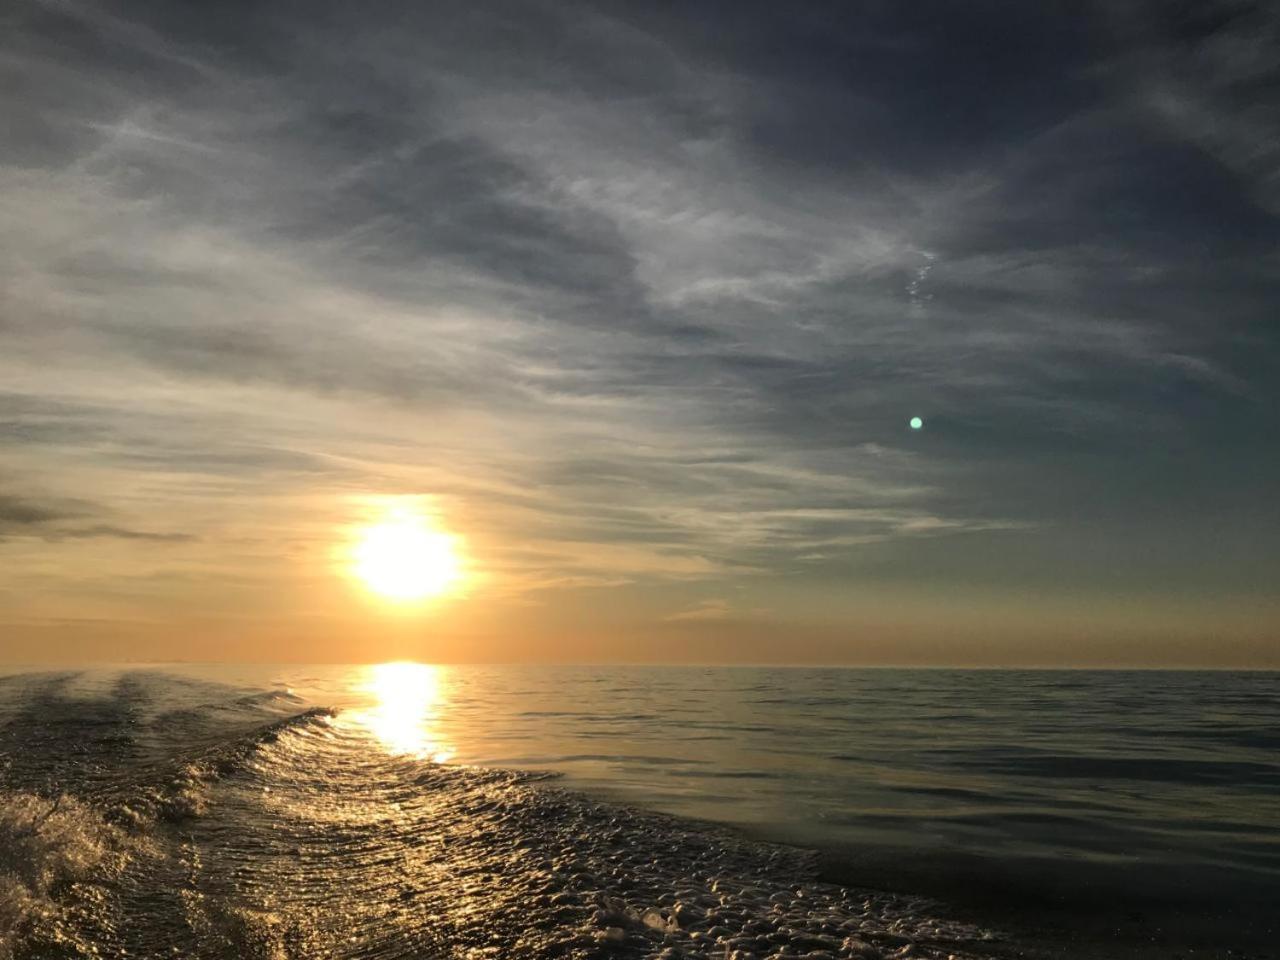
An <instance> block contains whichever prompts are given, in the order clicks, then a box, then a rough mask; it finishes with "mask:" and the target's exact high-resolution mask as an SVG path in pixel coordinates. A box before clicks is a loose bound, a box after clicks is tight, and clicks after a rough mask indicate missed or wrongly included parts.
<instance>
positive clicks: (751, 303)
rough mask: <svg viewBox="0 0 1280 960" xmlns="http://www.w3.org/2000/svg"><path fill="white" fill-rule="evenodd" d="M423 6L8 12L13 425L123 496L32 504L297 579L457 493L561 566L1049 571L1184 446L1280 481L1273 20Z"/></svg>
mask: <svg viewBox="0 0 1280 960" xmlns="http://www.w3.org/2000/svg"><path fill="white" fill-rule="evenodd" d="M393 7H394V11H395V15H394V16H392V15H391V14H387V15H386V16H385V17H382V18H379V17H369V16H367V15H366V14H364V13H361V12H357V11H355V10H354V9H352V8H349V7H344V6H342V5H339V4H326V3H322V4H318V5H316V6H315V7H314V8H313V9H311V10H309V12H308V16H307V17H306V18H305V20H303V19H299V18H298V17H297V15H296V11H294V10H292V9H291V8H290V7H288V6H287V5H277V4H263V5H260V6H259V7H257V8H255V10H254V11H253V12H252V13H247V12H243V13H242V14H240V15H230V14H229V15H227V16H225V17H219V18H218V22H217V23H212V22H206V21H198V20H192V19H190V18H183V17H181V16H180V15H179V14H178V13H177V12H175V11H170V10H167V9H165V8H162V7H156V8H152V9H147V10H142V9H135V8H131V7H126V6H124V5H117V4H112V3H101V4H56V5H54V4H46V5H35V6H33V7H32V8H31V9H27V10H24V11H23V12H22V13H21V14H20V15H18V16H15V18H14V22H13V29H12V30H11V31H9V32H8V33H7V35H6V37H5V39H4V40H3V41H0V45H2V46H0V49H2V50H3V54H4V57H3V61H2V63H0V68H2V69H4V70H6V71H8V72H9V73H11V74H13V75H14V76H21V77H25V78H27V80H26V82H25V83H24V85H23V86H22V88H21V89H22V93H21V96H20V97H16V98H14V99H15V101H16V107H15V113H14V118H15V119H14V127H13V129H14V130H15V131H16V134H15V136H13V137H10V138H8V139H7V143H6V150H5V152H4V154H3V155H0V219H2V220H3V222H4V223H6V224H11V225H18V226H12V227H10V228H7V229H4V230H0V290H2V291H3V292H2V293H0V298H2V302H0V330H2V332H3V336H4V338H5V345H6V349H5V352H4V356H3V357H0V378H3V382H4V384H5V392H4V393H3V394H2V395H0V443H2V444H3V445H4V447H5V451H6V456H7V457H10V458H11V459H12V460H13V462H14V463H15V469H18V470H20V471H21V473H22V484H23V486H22V487H21V488H20V489H23V490H26V489H49V490H59V491H66V494H67V496H68V498H70V499H71V500H77V499H78V500H80V501H83V502H85V503H94V504H97V503H99V502H100V503H101V504H102V507H101V512H93V511H90V512H89V513H87V514H86V515H84V516H82V517H73V516H61V517H55V516H50V517H47V518H44V519H39V516H38V514H30V513H29V514H27V515H28V516H32V517H36V519H33V520H29V521H27V522H26V523H25V524H19V522H18V520H17V519H14V517H20V516H22V514H21V510H23V509H26V510H29V511H30V510H39V509H47V510H52V509H55V508H56V505H54V504H53V501H50V502H49V503H47V504H46V503H45V502H44V501H42V500H37V501H33V504H28V505H23V504H18V505H17V506H13V507H12V508H11V509H12V510H14V511H17V512H15V513H14V517H11V518H10V519H9V521H8V525H7V527H6V529H8V530H18V529H20V528H21V529H25V530H29V531H32V532H33V533H36V532H38V535H40V536H43V537H48V538H50V540H52V539H53V536H54V534H55V533H58V535H59V536H61V537H62V538H63V539H64V540H65V541H67V542H66V543H64V544H62V546H63V547H68V548H69V547H71V546H75V547H76V549H81V548H83V549H86V550H87V549H90V548H91V547H92V544H89V543H84V542H82V543H79V544H78V545H77V544H74V543H72V541H76V540H79V541H92V540H96V539H103V540H107V539H130V538H132V539H156V540H177V539H181V538H184V537H188V536H190V537H198V542H199V545H200V546H201V547H202V549H207V550H208V551H209V553H208V563H209V564H210V566H217V565H218V563H219V561H218V559H217V556H216V554H217V551H218V550H223V551H225V552H226V555H225V557H224V558H223V559H222V560H221V562H222V563H224V564H227V565H231V564H233V562H234V563H239V562H243V557H242V556H241V555H240V554H239V553H237V552H236V551H237V550H239V549H240V545H242V544H243V543H244V542H248V541H254V542H256V543H258V544H259V546H258V547H257V548H256V549H259V550H261V551H262V553H261V554H254V555H253V557H251V558H250V559H251V560H252V562H254V563H260V564H262V565H263V566H264V567H266V566H270V563H271V559H272V558H271V557H269V556H267V554H268V553H269V551H271V550H276V551H278V552H281V553H282V552H284V551H286V550H291V551H295V552H296V553H297V554H298V555H301V554H303V553H305V552H306V551H307V550H312V551H319V550H320V549H321V548H320V547H318V546H317V543H318V542H319V541H320V540H321V539H322V538H323V530H322V527H323V524H334V523H340V522H341V521H342V518H341V517H339V516H337V513H338V512H339V509H338V508H337V507H334V506H333V505H334V504H340V503H344V502H346V501H345V499H344V498H348V497H350V496H352V495H353V494H360V493H367V492H370V491H372V492H381V493H410V494H418V493H424V492H425V493H431V494H436V495H438V496H440V497H442V498H443V502H444V503H445V505H446V507H447V508H448V509H449V510H450V511H452V513H453V514H454V515H456V517H457V522H458V523H460V524H465V525H466V527H467V531H468V533H469V534H470V535H471V536H472V537H473V538H474V539H475V541H476V542H477V544H478V547H477V549H480V550H482V551H483V553H484V559H485V562H486V563H487V564H488V565H489V567H490V569H492V570H494V571H496V572H497V573H498V574H500V577H501V578H505V584H506V588H508V589H510V590H512V591H517V592H520V591H523V592H530V591H546V590H548V589H550V588H552V587H554V588H556V589H565V590H572V589H574V588H577V587H582V586H593V587H594V586H601V587H604V588H610V587H614V586H619V587H621V586H634V585H636V584H644V583H658V584H670V583H684V582H688V581H696V580H706V581H718V580H724V579H731V578H735V577H746V576H753V577H754V576H774V577H785V576H789V575H792V574H796V573H797V572H798V573H799V574H801V575H804V576H810V575H813V576H817V575H819V574H820V573H821V571H822V570H823V569H826V566H825V565H827V564H832V565H834V566H833V567H832V569H835V570H838V569H840V568H839V566H838V565H839V563H840V562H841V560H842V558H845V559H847V558H848V557H850V556H851V555H853V554H859V555H861V554H866V553H871V552H874V551H876V550H878V549H881V548H883V547H884V546H885V545H895V544H896V545H905V546H904V547H903V548H904V549H908V548H910V549H914V548H915V546H916V545H917V544H919V543H922V542H925V541H930V542H933V541H937V542H938V543H939V544H941V543H942V541H944V540H955V539H957V538H956V536H955V535H957V534H960V535H964V537H965V538H968V539H973V540H975V541H982V542H984V543H989V542H991V541H995V540H999V539H1000V538H1006V539H1008V538H1013V537H1017V538H1019V539H1037V542H1041V543H1043V544H1044V547H1043V549H1044V550H1045V551H1047V552H1051V551H1052V544H1051V543H1050V542H1049V540H1048V537H1049V536H1050V534H1047V533H1045V531H1052V530H1054V529H1058V528H1060V527H1061V526H1062V525H1063V524H1064V523H1070V522H1073V521H1075V520H1077V519H1080V518H1081V517H1107V518H1114V517H1115V516H1116V515H1123V514H1132V515H1143V516H1145V515H1148V514H1155V513H1160V512H1161V511H1166V512H1167V511H1173V512H1176V510H1174V507H1175V506H1176V505H1179V504H1184V503H1186V502H1188V501H1194V500H1195V499H1196V498H1197V496H1199V495H1200V493H1199V491H1201V490H1202V489H1203V486H1202V483H1201V481H1202V480H1203V476H1193V473H1194V471H1190V472H1189V471H1185V470H1182V471H1179V470H1176V469H1170V468H1169V464H1168V462H1167V460H1166V458H1167V457H1168V456H1169V455H1170V454H1169V451H1177V450H1183V449H1187V450H1201V449H1206V448H1210V447H1211V448H1212V449H1213V450H1214V451H1215V453H1214V457H1213V459H1214V460H1215V462H1218V463H1221V464H1224V465H1230V467H1231V470H1230V472H1231V474H1232V476H1234V477H1240V478H1245V479H1241V480H1234V479H1222V478H1221V477H1219V478H1217V479H1215V480H1213V481H1212V482H1211V484H1210V486H1211V488H1212V489H1213V490H1216V491H1220V492H1222V493H1223V495H1224V497H1225V493H1226V492H1227V491H1228V490H1230V491H1235V492H1237V493H1239V492H1245V493H1247V492H1248V490H1241V489H1240V487H1239V485H1241V484H1243V485H1244V486H1246V487H1247V486H1248V485H1249V484H1251V483H1256V484H1257V488H1258V489H1259V490H1263V489H1265V488H1266V486H1267V484H1266V480H1267V479H1268V478H1270V477H1273V476H1274V475H1275V473H1276V466H1275V463H1274V459H1273V458H1271V459H1268V455H1266V454H1263V453H1259V452H1257V450H1256V446H1257V445H1256V443H1251V442H1250V440H1249V432H1250V430H1251V429H1255V428H1258V427H1259V426H1260V425H1265V424H1266V423H1267V422H1268V421H1267V414H1266V411H1267V410H1268V409H1269V404H1270V403H1271V402H1273V401H1274V400H1275V395H1274V386H1273V385H1272V381H1271V380H1269V379H1268V378H1267V377H1266V376H1263V374H1264V373H1265V372H1266V368H1267V367H1268V365H1269V363H1270V360H1271V359H1272V358H1274V357H1275V350H1276V342H1275V336H1274V329H1273V327H1274V324H1273V320H1274V317H1273V310H1274V302H1275V296H1276V294H1277V292H1278V291H1277V282H1278V281H1277V275H1276V262H1275V257H1274V251H1275V249H1276V242H1277V238H1278V234H1277V228H1276V225H1275V222H1274V218H1273V217H1271V216H1270V214H1269V213H1268V211H1271V212H1274V209H1273V206H1272V205H1271V204H1270V200H1268V199H1267V197H1268V196H1269V194H1268V191H1269V190H1270V187H1269V186H1268V183H1270V181H1269V179H1268V177H1270V173H1269V172H1268V168H1267V164H1268V163H1269V162H1270V161H1269V160H1268V157H1269V156H1270V154H1269V153H1268V149H1269V147H1268V146H1267V138H1268V137H1269V136H1271V134H1270V133H1269V132H1268V130H1269V128H1268V127H1267V125H1266V124H1265V123H1262V122H1261V121H1258V122H1257V123H1254V121H1255V120H1257V118H1256V117H1255V116H1254V114H1253V112H1252V110H1251V109H1241V110H1235V111H1233V110H1231V109H1228V107H1229V105H1230V103H1231V102H1234V99H1235V98H1236V93H1235V91H1238V90H1241V89H1247V90H1249V91H1252V90H1255V89H1256V86H1255V85H1256V84H1257V83H1261V82H1262V81H1263V80H1265V74H1266V70H1265V65H1264V64H1263V63H1262V60H1261V59H1260V47H1259V46H1258V43H1260V42H1261V41H1260V40H1259V41H1257V42H1255V41H1254V40H1252V39H1250V37H1249V36H1248V35H1247V30H1246V27H1249V25H1250V24H1255V23H1256V22H1257V20H1258V17H1259V16H1262V15H1261V14H1257V15H1255V14H1249V15H1247V16H1245V17H1244V18H1243V19H1240V20H1233V19H1230V18H1228V19H1227V20H1226V21H1224V23H1223V25H1222V26H1220V27H1218V28H1217V29H1213V30H1208V31H1207V32H1204V31H1201V33H1199V34H1197V35H1196V37H1197V39H1195V40H1193V41H1191V42H1189V44H1185V45H1183V46H1182V47H1179V46H1178V45H1177V44H1176V43H1174V42H1173V40H1172V39H1171V38H1170V37H1168V36H1165V35H1164V34H1159V32H1158V31H1157V32H1156V33H1155V34H1151V36H1152V37H1153V39H1151V40H1150V43H1149V44H1148V43H1147V41H1145V40H1144V41H1142V42H1141V43H1139V42H1138V41H1133V40H1131V41H1124V42H1122V43H1121V47H1122V51H1121V54H1120V55H1117V54H1116V51H1114V50H1111V49H1100V48H1099V47H1098V46H1097V45H1096V44H1095V43H1094V42H1093V41H1092V40H1091V39H1090V37H1091V36H1092V34H1091V33H1090V31H1089V30H1088V29H1086V28H1085V26H1082V25H1081V24H1080V23H1079V22H1078V21H1079V17H1077V16H1071V17H1064V16H1062V15H1059V14H1058V13H1056V12H1054V11H1044V10H1039V9H1030V8H1028V9H1027V10H1018V11H1012V10H1005V11H1002V12H1001V13H1000V17H999V22H997V18H995V15H994V14H993V13H990V12H989V11H985V12H984V11H978V12H976V13H975V12H973V11H969V10H966V11H963V12H961V11H958V10H956V9H953V8H951V7H949V6H947V5H945V4H941V5H936V6H934V5H931V6H930V7H929V15H928V16H920V17H917V16H915V15H908V14H905V13H902V12H900V11H895V9H894V8H892V6H883V7H879V8H876V9H875V10H860V11H859V12H857V14H856V16H855V14H854V13H852V12H847V13H838V12H836V11H835V10H834V9H833V10H831V11H827V12H824V13H821V14H820V13H819V12H817V11H816V10H793V9H790V8H787V9H785V10H784V9H783V8H782V7H778V8H776V9H772V8H770V9H765V8H760V9H757V10H755V11H753V12H752V13H751V14H750V15H744V14H742V13H741V12H740V11H738V10H737V8H736V7H733V8H730V7H727V6H719V5H716V4H710V5H707V6H706V7H699V8H698V9H697V10H692V9H688V10H683V11H681V12H679V13H677V12H674V11H666V10H662V9H658V8H652V9H649V8H645V9H640V8H635V7H627V8H623V7H617V6H615V5H613V4H610V3H603V4H590V5H579V4H569V5H563V4H551V3H529V4H510V5H507V4H497V5H484V6H483V7H477V8H474V9H470V8H469V9H468V10H466V11H456V10H455V11H450V12H449V14H448V15H447V16H442V15H438V14H439V11H437V10H436V9H435V8H434V6H433V5H430V4H428V5H425V6H420V5H410V4H404V5H399V6H396V5H393ZM1133 11H1134V13H1133V16H1134V17H1135V18H1136V19H1135V22H1137V23H1139V24H1142V23H1149V22H1150V20H1151V18H1152V17H1154V16H1156V14H1155V13H1153V12H1152V11H1151V9H1150V8H1148V7H1146V6H1135V7H1133ZM832 18H834V20H833V19H832ZM1263 20H1264V21H1265V22H1266V23H1270V20H1267V19H1266V17H1265V16H1263ZM1107 22H1108V23H1112V24H1113V26H1114V23H1113V21H1112V20H1110V19H1109V20H1107ZM922 24H933V25H934V26H931V27H927V28H926V27H922ZM1091 25H1092V24H1090V25H1087V26H1091ZM935 27H936V29H935ZM1117 29H1118V28H1117ZM1249 29H1252V27H1249ZM1268 29H1269V28H1268ZM1140 32H1141V31H1140ZM1015 34H1016V35H1017V36H1018V37H1019V38H1020V42H1019V43H1018V44H1004V45H1001V50H1002V53H1001V55H1000V56H999V57H994V58H993V57H991V56H989V53H990V49H991V43H992V37H993V36H997V37H1007V36H1012V35H1015ZM1263 34H1265V31H1260V32H1259V34H1258V36H1259V37H1261V36H1262V35H1263ZM1144 35H1145V34H1144ZM1117 36H1120V34H1117ZM95 38H96V40H95ZM104 39H106V40H109V41H110V42H109V43H100V42H97V41H100V40H104ZM549 39H553V40H554V44H550V45H549V43H548V40H549ZM552 48H554V50H555V54H554V55H549V53H548V50H549V49H552ZM1152 64H1154V65H1155V66H1150V65H1152ZM1184 67H1187V68H1188V69H1184ZM1134 71H1136V72H1137V73H1138V74H1139V75H1141V76H1142V77H1145V78H1146V80H1144V81H1143V83H1139V82H1137V81H1136V80H1135V79H1134ZM1144 84H1145V85H1144ZM1241 85H1243V86H1241ZM1245 99H1247V98H1245ZM1170 104H1172V106H1170ZM1220 108H1222V109H1220ZM1152 116H1156V117H1158V118H1163V119H1161V120H1160V122H1159V123H1151V122H1150V118H1151V117H1152ZM1215 117H1221V118H1222V119H1221V121H1220V123H1219V125H1218V126H1216V127H1214V126H1213V125H1212V124H1210V123H1209V118H1215ZM1140 118H1141V119H1140ZM1214 122H1215V123H1217V122H1218V121H1214ZM1170 131H1172V133H1170ZM1251 138H1252V139H1251ZM1187 143H1191V144H1193V145H1194V149H1188V148H1187V146H1186V144H1187ZM1188 154H1190V156H1188ZM1206 158H1207V159H1206ZM1220 168H1225V169H1227V170H1228V171H1230V172H1231V177H1223V176H1222V175H1221V169H1220ZM1259 198H1261V199H1259ZM916 415H919V416H922V417H924V418H925V420H926V422H927V424H928V427H927V429H926V430H924V431H922V432H920V433H919V434H913V433H912V432H910V431H909V430H908V429H907V428H906V423H907V421H908V420H909V418H910V417H912V416H916ZM1224 470H1225V466H1224ZM1117 477H1120V478H1127V479H1125V480H1124V481H1123V482H1117V481H1116V479H1115V478H1117ZM1249 478H1252V479H1249ZM1144 485H1145V487H1144ZM1122 488H1123V492H1121V490H1122ZM1143 489H1146V490H1149V491H1159V495H1158V496H1154V495H1144V494H1143V493H1142V490H1143ZM233 505H235V506H236V507H237V509H234V510H233V509H231V507H232V506H233ZM96 509H97V508H94V510H96ZM135 518H137V519H136V522H135ZM144 519H145V522H143V520H144ZM117 520H119V521H120V522H117ZM153 528H154V529H155V530H158V531H162V532H159V533H149V532H147V531H149V530H152V529H153ZM170 529H181V530H188V529H190V530H193V531H198V533H192V534H190V535H188V534H185V533H165V532H163V531H165V530H170ZM1153 529H1155V528H1154V527H1153ZM1042 534H1043V539H1038V538H1040V537H1041V535H1042ZM1126 536H1127V535H1126ZM1152 536H1153V538H1155V539H1157V540H1158V538H1159V535H1158V534H1152ZM231 544H235V546H231ZM939 549H944V550H949V549H953V547H939ZM949 555H950V554H948V556H949ZM230 557H234V558H236V559H235V560H234V561H233V560H232V559H229V558H230ZM277 559H278V558H277ZM276 566H277V567H279V566H280V565H279V564H278V563H277V565H276ZM815 571H817V572H815ZM833 575H834V574H833ZM495 589H497V588H496V587H495Z"/></svg>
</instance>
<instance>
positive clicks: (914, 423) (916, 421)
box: [911, 417, 924, 430]
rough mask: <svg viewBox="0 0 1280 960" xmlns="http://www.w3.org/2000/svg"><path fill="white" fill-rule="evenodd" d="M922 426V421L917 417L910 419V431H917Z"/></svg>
mask: <svg viewBox="0 0 1280 960" xmlns="http://www.w3.org/2000/svg"><path fill="white" fill-rule="evenodd" d="M923 426H924V421H923V420H921V419H920V418H919V417H912V418H911V429H912V430H919V429H920V428H921V427H923Z"/></svg>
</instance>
